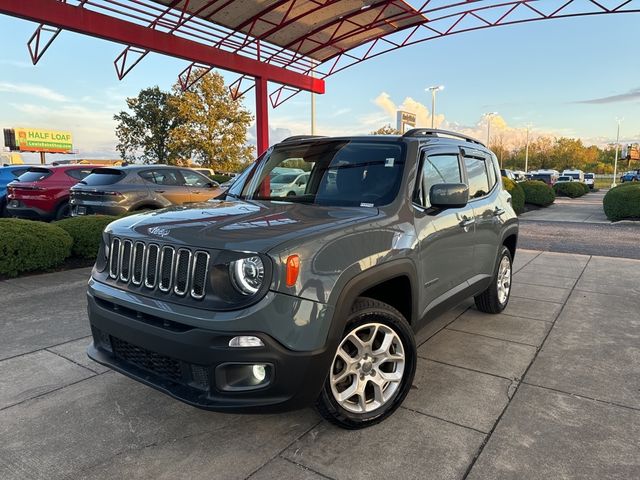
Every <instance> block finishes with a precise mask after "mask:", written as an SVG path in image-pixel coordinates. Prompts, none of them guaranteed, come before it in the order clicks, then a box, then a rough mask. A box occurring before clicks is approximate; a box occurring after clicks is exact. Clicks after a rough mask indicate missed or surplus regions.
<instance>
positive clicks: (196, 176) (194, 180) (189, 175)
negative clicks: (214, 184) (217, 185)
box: [181, 170, 211, 187]
mask: <svg viewBox="0 0 640 480" xmlns="http://www.w3.org/2000/svg"><path fill="white" fill-rule="evenodd" d="M181 172H182V176H183V177H184V181H185V183H186V184H187V185H189V186H190V187H204V186H206V185H208V184H209V183H211V180H209V179H208V178H207V177H203V176H202V175H201V174H200V173H196V172H192V171H189V170H182V171H181Z"/></svg>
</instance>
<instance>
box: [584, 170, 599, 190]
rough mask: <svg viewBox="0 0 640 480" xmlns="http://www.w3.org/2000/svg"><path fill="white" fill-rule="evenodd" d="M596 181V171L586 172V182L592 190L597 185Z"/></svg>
mask: <svg viewBox="0 0 640 480" xmlns="http://www.w3.org/2000/svg"><path fill="white" fill-rule="evenodd" d="M595 182H596V174H595V173H585V174H584V183H586V184H587V185H588V186H589V188H590V189H591V190H593V188H594V187H595Z"/></svg>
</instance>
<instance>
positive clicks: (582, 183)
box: [578, 182, 591, 195]
mask: <svg viewBox="0 0 640 480" xmlns="http://www.w3.org/2000/svg"><path fill="white" fill-rule="evenodd" d="M578 185H580V186H581V187H582V189H583V190H584V194H585V195H586V194H587V193H589V192H590V191H591V189H590V188H589V185H587V184H586V183H584V182H578Z"/></svg>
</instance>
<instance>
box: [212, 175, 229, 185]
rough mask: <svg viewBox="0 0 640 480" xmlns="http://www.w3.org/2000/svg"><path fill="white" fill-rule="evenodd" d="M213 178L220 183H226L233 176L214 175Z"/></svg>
mask: <svg viewBox="0 0 640 480" xmlns="http://www.w3.org/2000/svg"><path fill="white" fill-rule="evenodd" d="M211 180H213V181H214V182H218V183H225V182H228V181H229V180H231V177H230V176H228V175H212V176H211Z"/></svg>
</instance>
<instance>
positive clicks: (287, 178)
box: [271, 175, 298, 183]
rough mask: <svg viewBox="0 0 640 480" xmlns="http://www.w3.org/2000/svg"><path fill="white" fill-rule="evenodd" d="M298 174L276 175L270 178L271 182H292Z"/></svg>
mask: <svg viewBox="0 0 640 480" xmlns="http://www.w3.org/2000/svg"><path fill="white" fill-rule="evenodd" d="M296 178H298V175H276V176H275V177H273V178H272V179H271V183H292V182H294V181H295V179H296Z"/></svg>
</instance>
